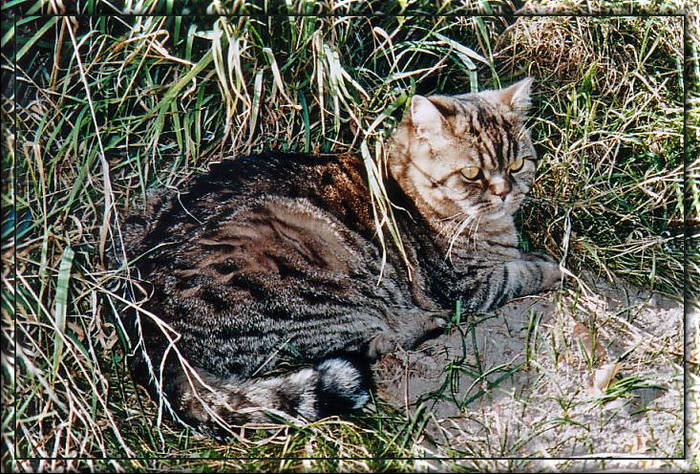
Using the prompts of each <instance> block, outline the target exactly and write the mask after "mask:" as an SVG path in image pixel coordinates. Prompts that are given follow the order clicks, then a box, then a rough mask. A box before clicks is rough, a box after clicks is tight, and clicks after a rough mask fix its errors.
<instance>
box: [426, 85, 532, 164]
mask: <svg viewBox="0 0 700 474" xmlns="http://www.w3.org/2000/svg"><path fill="white" fill-rule="evenodd" d="M433 103H434V104H435V105H436V107H437V108H438V110H440V112H441V114H442V115H443V117H444V118H445V119H446V121H447V123H448V124H449V125H450V128H451V132H452V134H453V135H454V136H455V137H460V138H467V139H468V138H469V137H473V139H472V140H470V141H471V144H472V146H473V147H475V148H476V157H477V158H478V160H479V165H480V166H482V167H485V168H491V169H505V168H507V167H508V165H509V163H510V162H512V161H513V160H515V158H516V157H517V153H518V148H519V145H518V141H519V139H520V138H521V137H522V123H521V122H520V120H519V119H518V118H517V116H516V115H514V114H510V113H508V112H504V111H503V109H502V108H501V107H497V106H495V105H493V104H491V103H489V102H488V101H485V100H483V99H482V98H480V97H478V96H465V97H460V98H444V97H440V98H439V100H436V101H435V102H433Z"/></svg>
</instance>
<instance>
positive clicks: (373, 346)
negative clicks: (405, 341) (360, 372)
mask: <svg viewBox="0 0 700 474" xmlns="http://www.w3.org/2000/svg"><path fill="white" fill-rule="evenodd" d="M398 348H399V341H398V339H397V337H396V335H395V334H394V333H392V332H381V333H379V334H377V335H376V336H374V337H373V338H372V340H371V341H370V342H369V347H368V348H367V357H369V358H370V359H371V360H376V359H379V358H380V357H381V356H383V355H386V354H390V353H392V352H395V351H396V350H397V349H398Z"/></svg>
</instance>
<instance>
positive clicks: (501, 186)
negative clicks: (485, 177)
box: [489, 180, 510, 201]
mask: <svg viewBox="0 0 700 474" xmlns="http://www.w3.org/2000/svg"><path fill="white" fill-rule="evenodd" d="M489 189H490V190H491V194H493V195H494V196H498V197H500V198H501V201H505V200H506V197H508V193H510V183H509V182H508V181H505V180H502V181H499V182H496V183H491V185H490V186H489Z"/></svg>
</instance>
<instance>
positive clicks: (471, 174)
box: [460, 166, 481, 180]
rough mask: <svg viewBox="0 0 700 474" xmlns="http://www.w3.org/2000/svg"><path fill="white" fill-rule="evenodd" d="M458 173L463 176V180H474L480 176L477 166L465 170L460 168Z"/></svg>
mask: <svg viewBox="0 0 700 474" xmlns="http://www.w3.org/2000/svg"><path fill="white" fill-rule="evenodd" d="M460 173H462V176H464V177H465V178H467V179H471V180H474V179H476V178H478V177H479V175H480V174H481V170H480V169H479V167H478V166H467V167H465V168H462V169H461V171H460Z"/></svg>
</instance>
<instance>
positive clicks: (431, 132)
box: [411, 95, 442, 137]
mask: <svg viewBox="0 0 700 474" xmlns="http://www.w3.org/2000/svg"><path fill="white" fill-rule="evenodd" d="M411 123H413V126H414V127H415V129H416V132H417V134H418V135H420V136H423V137H435V136H437V135H440V134H441V133H442V114H441V113H440V111H439V110H438V108H437V107H435V105H434V104H433V103H432V102H431V101H430V100H429V99H427V98H425V97H423V96H422V95H414V96H413V98H412V99H411Z"/></svg>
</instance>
